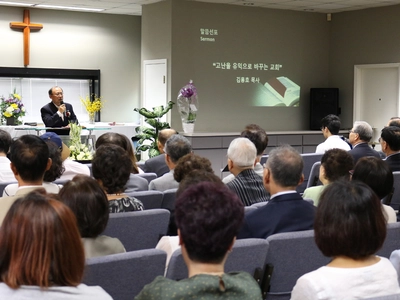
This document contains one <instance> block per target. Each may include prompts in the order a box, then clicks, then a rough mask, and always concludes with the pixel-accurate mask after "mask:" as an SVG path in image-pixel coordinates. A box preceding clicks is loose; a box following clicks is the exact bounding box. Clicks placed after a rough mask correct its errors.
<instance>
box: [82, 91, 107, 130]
mask: <svg viewBox="0 0 400 300" xmlns="http://www.w3.org/2000/svg"><path fill="white" fill-rule="evenodd" d="M92 96H93V97H92V98H93V100H92V99H91V98H90V97H89V96H86V98H81V102H82V104H83V106H84V107H85V108H86V111H87V113H88V114H89V121H90V123H94V116H95V114H96V112H98V111H100V110H101V109H102V108H103V105H104V102H103V100H102V99H101V97H97V96H96V95H92Z"/></svg>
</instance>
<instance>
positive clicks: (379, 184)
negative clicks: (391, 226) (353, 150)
mask: <svg viewBox="0 0 400 300" xmlns="http://www.w3.org/2000/svg"><path fill="white" fill-rule="evenodd" d="M351 179H352V180H358V181H362V182H364V183H365V184H366V185H368V186H369V187H370V188H371V189H372V190H373V191H374V192H375V194H376V195H377V196H378V197H379V199H383V198H385V197H386V196H387V195H389V194H390V193H391V192H392V190H393V173H392V171H391V170H390V168H389V166H388V165H387V164H386V163H385V162H384V161H383V160H382V159H380V158H378V157H372V156H371V157H363V158H360V159H359V160H358V163H357V164H356V166H355V167H354V171H353V175H352V177H351ZM382 207H383V209H384V215H385V218H386V221H387V222H388V223H396V222H397V216H396V212H395V211H394V209H393V208H392V207H391V206H388V205H384V204H382Z"/></svg>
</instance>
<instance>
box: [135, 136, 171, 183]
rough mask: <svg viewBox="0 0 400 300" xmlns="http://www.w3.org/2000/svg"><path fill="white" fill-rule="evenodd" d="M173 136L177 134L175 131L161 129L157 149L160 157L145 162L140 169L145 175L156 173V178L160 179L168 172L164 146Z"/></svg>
mask: <svg viewBox="0 0 400 300" xmlns="http://www.w3.org/2000/svg"><path fill="white" fill-rule="evenodd" d="M174 134H177V132H176V130H175V129H163V130H161V131H160V132H159V133H158V138H157V147H158V150H159V151H160V155H157V156H155V157H152V158H150V159H148V160H146V162H145V163H144V165H143V167H142V170H143V171H144V172H145V173H156V174H157V177H161V176H163V175H164V174H166V173H168V172H169V168H168V166H167V163H166V162H165V154H164V146H165V142H166V141H167V140H168V139H169V138H170V137H171V136H173V135H174Z"/></svg>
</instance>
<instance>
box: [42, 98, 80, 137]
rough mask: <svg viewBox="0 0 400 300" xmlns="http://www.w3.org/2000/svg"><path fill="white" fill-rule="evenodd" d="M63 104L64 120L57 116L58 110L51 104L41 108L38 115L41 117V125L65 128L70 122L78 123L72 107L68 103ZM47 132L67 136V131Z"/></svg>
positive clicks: (53, 130)
mask: <svg viewBox="0 0 400 300" xmlns="http://www.w3.org/2000/svg"><path fill="white" fill-rule="evenodd" d="M64 104H65V106H66V108H67V109H66V112H65V113H64V120H63V119H62V118H61V117H60V116H59V115H58V114H57V111H58V108H57V106H55V105H54V103H53V102H50V103H48V104H46V105H45V106H43V107H42V108H41V110H40V113H41V115H42V120H43V123H44V125H45V126H46V127H65V126H67V125H68V124H69V123H71V122H72V123H77V122H78V120H77V118H76V115H75V113H74V109H73V107H72V105H71V104H69V103H64ZM47 131H52V132H55V133H57V134H59V135H67V134H69V129H51V130H50V129H49V130H47Z"/></svg>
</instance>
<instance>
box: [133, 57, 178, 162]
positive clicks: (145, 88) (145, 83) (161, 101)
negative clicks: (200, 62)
mask: <svg viewBox="0 0 400 300" xmlns="http://www.w3.org/2000/svg"><path fill="white" fill-rule="evenodd" d="M142 70H143V73H142V101H141V102H142V106H141V107H145V108H147V109H148V110H152V108H153V107H156V106H160V105H164V106H166V105H167V99H168V98H167V60H166V59H155V60H144V61H143V68H142ZM160 121H162V122H168V123H171V113H168V114H166V115H164V116H163V117H162V118H161V120H160ZM140 124H141V125H144V126H146V125H147V124H146V123H145V122H144V117H143V116H141V117H140ZM147 126H148V125H147ZM145 143H146V142H145ZM141 159H142V160H146V159H148V153H147V151H146V152H142V157H141Z"/></svg>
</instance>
